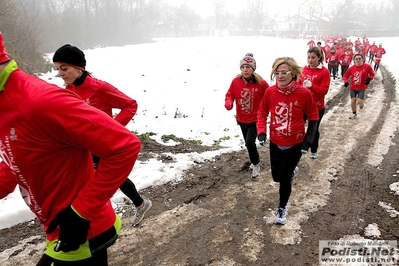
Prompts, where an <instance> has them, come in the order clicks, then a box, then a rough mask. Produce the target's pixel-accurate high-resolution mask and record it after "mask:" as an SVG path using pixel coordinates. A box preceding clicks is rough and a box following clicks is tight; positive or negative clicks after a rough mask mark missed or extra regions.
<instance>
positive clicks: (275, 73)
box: [273, 71, 291, 76]
mask: <svg viewBox="0 0 399 266" xmlns="http://www.w3.org/2000/svg"><path fill="white" fill-rule="evenodd" d="M289 73H291V71H280V72H279V71H276V72H274V73H273V74H274V75H275V76H278V75H281V76H287V75H288V74H289Z"/></svg>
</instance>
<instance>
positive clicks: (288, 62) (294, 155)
mask: <svg viewBox="0 0 399 266" xmlns="http://www.w3.org/2000/svg"><path fill="white" fill-rule="evenodd" d="M301 74H302V68H301V67H300V66H299V65H298V64H297V62H296V61H295V60H294V59H293V58H291V57H279V58H277V59H276V60H275V61H274V63H273V66H272V72H271V75H270V78H271V80H274V79H276V84H275V85H273V86H271V87H269V88H268V89H267V90H266V93H265V95H264V96H263V99H262V102H261V104H260V106H259V111H258V120H257V132H258V140H259V141H260V142H263V143H264V142H265V141H266V125H267V123H266V121H267V117H268V116H269V114H270V125H269V134H270V144H269V146H270V149H269V151H270V165H271V172H272V177H273V180H274V181H275V182H279V183H280V188H279V194H280V201H279V205H278V208H277V212H276V215H277V218H276V224H280V225H283V224H285V223H286V221H287V219H286V215H287V212H286V206H287V203H288V199H289V197H290V195H291V189H292V179H293V177H294V174H293V173H295V172H296V170H297V169H296V165H297V164H298V162H299V160H300V158H301V156H302V152H301V150H305V151H307V150H308V149H309V147H310V146H311V145H312V143H313V140H314V137H315V134H316V125H317V120H318V119H319V116H318V111H317V108H316V105H315V103H314V101H313V98H312V94H311V92H310V90H308V89H306V88H304V87H303V86H302V85H301V84H300V83H299V81H300V76H301ZM305 115H306V116H307V119H308V127H307V130H306V131H305V121H304V119H303V117H304V116H305Z"/></svg>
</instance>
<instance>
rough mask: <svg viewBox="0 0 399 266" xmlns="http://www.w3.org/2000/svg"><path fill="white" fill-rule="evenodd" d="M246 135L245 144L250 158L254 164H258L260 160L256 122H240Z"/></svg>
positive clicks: (244, 135)
mask: <svg viewBox="0 0 399 266" xmlns="http://www.w3.org/2000/svg"><path fill="white" fill-rule="evenodd" d="M238 124H239V125H240V127H241V132H242V135H243V137H244V141H245V146H246V147H247V151H248V155H249V160H250V161H251V163H252V164H254V165H257V164H258V163H259V162H260V159H259V153H258V149H257V148H256V136H257V132H256V123H255V122H254V123H250V124H244V123H240V122H238Z"/></svg>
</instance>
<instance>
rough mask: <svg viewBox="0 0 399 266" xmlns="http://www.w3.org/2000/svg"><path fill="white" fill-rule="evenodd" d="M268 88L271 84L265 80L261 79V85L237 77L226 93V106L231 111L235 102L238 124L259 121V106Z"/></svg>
mask: <svg viewBox="0 0 399 266" xmlns="http://www.w3.org/2000/svg"><path fill="white" fill-rule="evenodd" d="M258 77H259V76H258ZM268 87H269V84H267V82H266V81H265V80H264V79H261V83H253V82H245V81H244V80H243V79H241V78H240V77H236V78H234V79H233V81H232V82H231V85H230V88H229V90H228V91H227V93H226V97H225V104H224V106H225V108H226V109H227V110H231V109H232V108H233V103H234V101H235V102H236V120H237V122H240V123H245V124H250V123H254V122H256V121H257V119H258V118H257V116H258V108H259V104H260V102H261V101H262V97H263V94H264V93H265V91H266V89H267V88H268Z"/></svg>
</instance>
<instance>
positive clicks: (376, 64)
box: [374, 43, 387, 72]
mask: <svg viewBox="0 0 399 266" xmlns="http://www.w3.org/2000/svg"><path fill="white" fill-rule="evenodd" d="M386 53H387V52H386V51H385V49H384V48H382V43H380V44H379V45H378V48H377V49H375V53H374V71H376V72H377V70H378V68H379V67H380V63H381V59H382V55H383V54H386Z"/></svg>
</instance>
